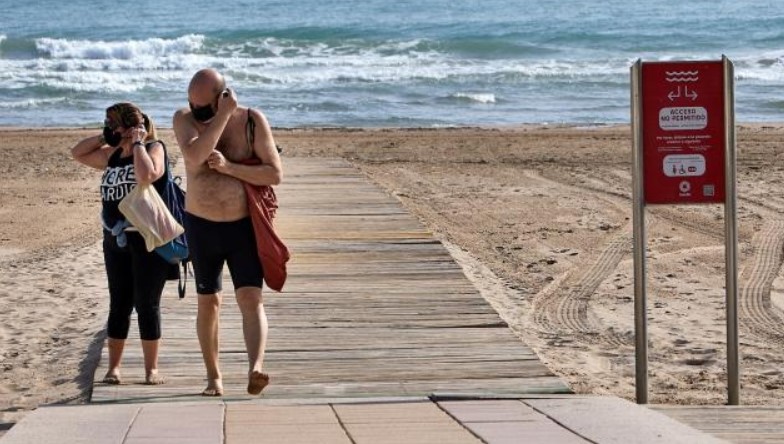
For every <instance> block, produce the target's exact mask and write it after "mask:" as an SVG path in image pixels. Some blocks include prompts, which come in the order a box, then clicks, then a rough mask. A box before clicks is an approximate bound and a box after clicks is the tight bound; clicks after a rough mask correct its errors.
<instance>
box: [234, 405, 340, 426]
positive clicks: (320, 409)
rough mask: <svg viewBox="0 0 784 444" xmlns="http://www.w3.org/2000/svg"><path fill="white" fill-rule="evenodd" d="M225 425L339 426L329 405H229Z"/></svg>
mask: <svg viewBox="0 0 784 444" xmlns="http://www.w3.org/2000/svg"><path fill="white" fill-rule="evenodd" d="M226 423H227V424H278V425H281V424H336V425H337V424H339V423H338V418H337V417H336V416H335V412H334V411H333V410H332V407H330V406H329V405H301V406H272V405H253V404H229V405H228V406H227V407H226Z"/></svg>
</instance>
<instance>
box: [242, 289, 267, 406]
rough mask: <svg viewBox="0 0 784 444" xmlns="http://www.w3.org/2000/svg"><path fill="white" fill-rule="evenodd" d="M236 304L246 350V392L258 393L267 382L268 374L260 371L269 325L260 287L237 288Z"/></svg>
mask: <svg viewBox="0 0 784 444" xmlns="http://www.w3.org/2000/svg"><path fill="white" fill-rule="evenodd" d="M237 305H239V307H240V312H241V313H242V334H243V336H244V337H245V348H246V349H247V351H248V393H250V394H251V395H258V394H259V393H261V391H262V390H264V387H266V386H267V384H269V376H268V375H267V374H266V373H263V372H262V367H263V365H264V350H265V349H266V347H267V331H268V328H269V327H268V326H267V314H266V313H265V311H264V303H263V299H262V296H261V288H257V287H242V288H238V289H237Z"/></svg>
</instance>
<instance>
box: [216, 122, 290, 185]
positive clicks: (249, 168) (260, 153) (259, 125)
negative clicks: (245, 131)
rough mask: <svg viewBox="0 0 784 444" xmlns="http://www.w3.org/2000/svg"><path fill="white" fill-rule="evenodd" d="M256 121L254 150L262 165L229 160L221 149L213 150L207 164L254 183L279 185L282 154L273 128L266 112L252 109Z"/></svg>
mask: <svg viewBox="0 0 784 444" xmlns="http://www.w3.org/2000/svg"><path fill="white" fill-rule="evenodd" d="M251 115H252V117H253V120H254V121H255V122H256V128H255V130H254V134H253V135H254V137H253V152H254V154H255V155H256V157H258V158H259V159H261V162H262V163H261V165H244V164H241V163H236V162H231V161H229V160H227V159H226V158H225V157H224V156H223V154H222V153H221V152H220V151H213V152H212V154H211V155H210V157H209V158H208V159H207V165H209V167H210V168H212V169H214V170H215V171H217V172H219V173H222V174H226V175H229V176H232V177H236V178H237V179H239V180H242V181H244V182H248V183H251V184H253V185H278V184H280V182H281V180H282V178H283V168H282V166H281V162H280V155H278V149H277V146H276V145H275V139H274V138H273V137H272V129H271V128H270V126H269V123H268V122H267V118H266V117H264V114H262V113H261V112H259V111H258V110H251Z"/></svg>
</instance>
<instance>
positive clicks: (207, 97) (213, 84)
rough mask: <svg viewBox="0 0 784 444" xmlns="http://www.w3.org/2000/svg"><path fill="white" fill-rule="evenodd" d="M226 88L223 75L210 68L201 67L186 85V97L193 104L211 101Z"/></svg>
mask: <svg viewBox="0 0 784 444" xmlns="http://www.w3.org/2000/svg"><path fill="white" fill-rule="evenodd" d="M224 89H226V80H225V79H224V78H223V75H222V74H221V73H219V72H218V71H216V70H214V69H212V68H205V69H201V70H199V71H198V72H196V74H194V75H193V78H192V79H191V83H190V85H188V99H189V100H190V102H191V103H193V104H194V105H206V104H209V103H212V102H213V101H214V100H215V98H216V97H218V94H220V93H221V91H223V90H224Z"/></svg>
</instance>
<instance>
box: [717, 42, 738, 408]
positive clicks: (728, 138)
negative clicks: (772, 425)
mask: <svg viewBox="0 0 784 444" xmlns="http://www.w3.org/2000/svg"><path fill="white" fill-rule="evenodd" d="M721 61H722V65H723V68H724V119H725V121H726V125H725V136H724V142H725V143H724V149H725V153H724V175H725V176H724V177H725V184H724V192H725V193H726V201H725V203H724V236H725V241H724V242H725V244H724V248H725V252H724V261H725V264H726V269H725V273H726V283H725V285H726V290H727V398H728V399H727V401H728V404H729V405H739V404H740V353H739V351H738V230H737V226H738V211H737V206H738V205H737V190H736V188H735V162H736V159H735V74H734V73H735V69H734V67H733V66H732V62H730V60H729V59H728V58H727V57H722V59H721Z"/></svg>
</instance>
